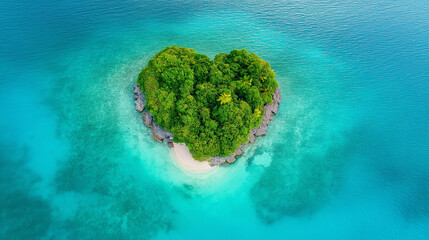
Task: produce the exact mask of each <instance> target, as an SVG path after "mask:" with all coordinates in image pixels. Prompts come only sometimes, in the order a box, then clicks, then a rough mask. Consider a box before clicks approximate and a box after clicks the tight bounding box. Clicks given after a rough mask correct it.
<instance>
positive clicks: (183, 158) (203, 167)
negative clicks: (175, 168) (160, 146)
mask: <svg viewBox="0 0 429 240" xmlns="http://www.w3.org/2000/svg"><path fill="white" fill-rule="evenodd" d="M171 149H172V150H173V155H174V159H175V160H176V163H177V164H178V165H179V167H180V168H181V169H183V170H185V171H189V172H193V173H207V172H210V171H213V170H214V169H215V168H214V167H212V166H210V164H209V163H208V162H207V161H204V162H200V161H197V160H195V159H194V158H193V157H192V155H191V153H190V152H189V149H188V147H187V146H186V144H184V143H175V142H173V147H172V148H171Z"/></svg>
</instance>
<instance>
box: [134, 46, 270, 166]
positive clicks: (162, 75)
mask: <svg viewBox="0 0 429 240" xmlns="http://www.w3.org/2000/svg"><path fill="white" fill-rule="evenodd" d="M137 82H138V83H139V84H140V86H141V88H142V90H143V91H144V94H145V96H146V102H147V109H148V110H149V111H150V113H151V114H152V115H153V116H154V118H155V121H156V122H157V123H158V124H159V125H161V126H162V127H163V128H165V129H166V130H168V131H171V132H172V133H173V135H174V141H175V142H184V143H186V145H187V146H188V147H189V149H190V151H191V153H192V155H193V156H194V158H196V159H199V160H207V159H208V158H209V157H210V156H228V155H230V154H231V153H233V152H234V151H235V149H236V148H237V147H238V146H239V145H240V144H242V143H245V142H247V140H248V137H249V133H250V130H251V129H252V128H255V127H257V126H258V125H259V124H260V123H261V122H262V116H263V114H264V110H263V106H264V105H265V104H266V103H272V101H273V99H272V95H273V93H274V91H275V89H276V88H277V86H278V84H277V81H276V80H275V76H274V72H273V70H271V67H270V64H269V63H267V62H265V61H264V60H262V59H261V58H259V57H258V56H257V55H256V54H254V53H249V52H248V51H246V50H245V49H243V50H233V51H231V53H229V54H226V53H220V54H217V55H216V56H215V58H214V60H210V58H209V57H208V56H206V55H203V54H198V53H196V52H195V51H194V50H193V49H188V48H180V47H177V46H173V47H166V48H165V49H164V50H162V51H161V52H159V53H157V54H156V55H155V56H154V57H153V59H151V60H149V63H148V65H147V66H146V67H145V68H144V69H143V70H142V71H141V73H140V75H139V77H138V79H137Z"/></svg>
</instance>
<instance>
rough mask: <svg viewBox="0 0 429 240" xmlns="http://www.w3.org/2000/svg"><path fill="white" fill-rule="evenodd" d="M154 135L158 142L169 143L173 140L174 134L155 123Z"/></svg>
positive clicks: (153, 126)
mask: <svg viewBox="0 0 429 240" xmlns="http://www.w3.org/2000/svg"><path fill="white" fill-rule="evenodd" d="M152 135H153V137H154V138H155V140H157V141H158V142H163V141H164V140H166V141H167V142H168V141H170V140H172V139H173V134H172V133H171V132H168V131H166V130H165V129H163V128H162V127H160V126H159V125H158V124H156V123H155V122H154V123H153V124H152Z"/></svg>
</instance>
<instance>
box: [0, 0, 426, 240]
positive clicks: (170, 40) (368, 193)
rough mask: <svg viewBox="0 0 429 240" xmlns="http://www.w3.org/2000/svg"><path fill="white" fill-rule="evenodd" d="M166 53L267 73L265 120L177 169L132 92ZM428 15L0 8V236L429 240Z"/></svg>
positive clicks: (160, 7)
mask: <svg viewBox="0 0 429 240" xmlns="http://www.w3.org/2000/svg"><path fill="white" fill-rule="evenodd" d="M173 44H176V45H179V46H184V47H189V48H193V49H195V50H196V51H197V52H199V53H203V54H207V55H208V56H210V57H212V58H213V57H214V55H215V54H216V53H220V52H229V51H230V50H232V49H240V48H246V49H248V50H249V51H251V52H255V53H256V54H258V55H259V56H260V57H262V58H263V59H265V60H267V61H268V62H270V63H271V66H272V68H273V69H274V70H275V72H276V76H277V80H278V82H279V85H280V88H281V94H282V98H283V100H282V103H281V105H280V110H279V113H278V115H277V116H276V117H275V118H274V120H273V121H272V124H270V126H269V128H268V135H267V136H265V137H262V138H259V139H258V140H257V141H256V143H255V144H253V145H252V146H251V147H249V148H248V149H247V150H246V152H245V153H244V155H242V157H240V158H239V159H238V160H237V161H236V162H235V163H234V164H232V165H230V166H227V167H221V168H218V169H216V170H215V171H213V172H211V173H210V174H205V175H196V174H189V173H186V172H183V171H182V170H180V169H179V168H178V166H177V165H176V164H175V162H174V160H173V158H172V153H171V151H170V149H169V148H168V147H167V146H166V145H162V144H158V143H156V142H155V141H153V139H152V137H151V134H150V130H149V129H147V128H145V127H144V126H143V124H142V121H141V115H140V114H139V113H138V112H136V111H135V110H134V106H133V104H134V103H133V94H132V85H133V83H134V82H135V79H136V77H137V75H138V73H139V72H140V70H141V68H142V67H144V66H145V65H146V63H147V61H148V60H149V59H150V58H151V57H152V56H153V55H154V54H155V53H157V52H158V51H160V50H161V49H163V48H164V47H165V46H171V45H173ZM428 66H429V5H428V3H427V1H420V0H417V1H409V0H404V1H382V0H376V1H359V2H355V1H341V2H337V1H287V2H283V1H264V2H261V1H249V2H246V3H243V2H241V1H232V2H224V1H213V2H210V1H201V2H199V1H190V0H189V1H177V2H171V1H153V2H148V1H131V0H126V1H104V2H101V1H91V2H89V1H64V2H61V3H56V2H50V1H36V2H35V1H25V0H24V1H11V0H3V1H1V2H0V70H1V71H0V132H1V134H0V237H1V238H2V239H77V238H78V239H147V238H151V237H152V238H154V239H233V238H235V239H236V238H240V239H242V238H243V239H244V238H248V239H287V238H289V239H429V227H428V226H429V111H428V109H429V70H428V69H429V68H428Z"/></svg>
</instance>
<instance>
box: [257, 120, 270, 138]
mask: <svg viewBox="0 0 429 240" xmlns="http://www.w3.org/2000/svg"><path fill="white" fill-rule="evenodd" d="M267 130H268V125H267V124H264V123H262V124H261V125H259V127H258V128H257V129H256V131H255V136H257V137H259V136H262V135H267Z"/></svg>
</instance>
